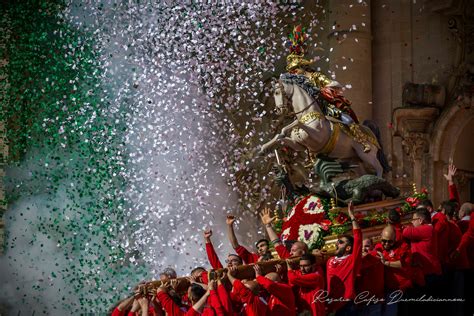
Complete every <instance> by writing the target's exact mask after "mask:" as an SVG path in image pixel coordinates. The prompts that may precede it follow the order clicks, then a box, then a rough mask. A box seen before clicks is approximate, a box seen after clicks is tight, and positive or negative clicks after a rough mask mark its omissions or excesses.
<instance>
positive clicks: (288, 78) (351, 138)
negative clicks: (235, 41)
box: [260, 74, 389, 177]
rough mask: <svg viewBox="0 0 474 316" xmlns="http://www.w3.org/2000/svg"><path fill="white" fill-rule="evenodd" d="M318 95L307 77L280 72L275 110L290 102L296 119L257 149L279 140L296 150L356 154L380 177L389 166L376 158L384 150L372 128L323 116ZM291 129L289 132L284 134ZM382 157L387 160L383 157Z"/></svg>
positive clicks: (345, 156) (340, 155)
mask: <svg viewBox="0 0 474 316" xmlns="http://www.w3.org/2000/svg"><path fill="white" fill-rule="evenodd" d="M319 95H320V94H319V90H318V89H317V88H315V87H314V86H313V85H311V84H310V83H309V81H308V80H307V79H306V77H304V76H302V75H292V74H282V75H281V76H280V80H279V81H278V84H277V87H276V89H275V92H274V98H275V105H276V111H277V113H278V114H283V113H286V112H288V107H290V106H291V108H292V110H293V112H292V113H291V114H290V115H296V119H295V121H294V122H292V123H291V124H289V125H287V126H285V127H284V128H283V129H282V130H281V132H280V134H277V135H275V137H274V138H273V139H272V140H271V141H269V142H268V143H266V144H264V145H263V146H262V148H261V150H260V152H261V153H264V152H266V151H267V150H268V149H270V148H271V147H272V146H274V145H276V144H278V143H279V144H281V145H285V146H288V147H290V148H292V149H293V150H295V151H305V150H306V149H308V150H309V151H311V152H313V153H315V154H323V155H325V156H326V157H329V158H336V159H338V160H346V161H347V160H353V159H354V158H358V159H359V160H361V161H362V162H363V163H365V164H367V165H368V166H370V167H372V168H373V169H374V171H375V173H376V174H377V176H379V177H381V176H382V174H383V172H384V169H385V170H387V169H388V168H389V167H388V165H387V166H386V164H384V165H382V164H381V162H380V161H379V159H380V156H382V155H383V152H382V150H381V147H380V145H379V142H378V140H377V138H376V137H375V136H374V134H373V132H372V131H371V130H370V129H369V128H368V127H366V126H363V125H359V126H357V124H352V125H353V126H347V125H345V124H342V122H338V121H337V120H335V119H328V118H326V116H325V115H324V114H323V112H322V111H321V108H320V106H319V103H318V102H320V101H321V100H322V98H321V97H320V96H319ZM290 131H291V134H290V136H289V137H287V136H286V135H287V133H288V132H290ZM379 151H380V152H379ZM378 154H379V155H378ZM381 159H382V161H384V162H385V161H386V160H385V157H383V158H381ZM359 165H360V168H361V170H359V172H358V173H360V174H366V173H367V172H366V169H365V167H364V166H363V164H359Z"/></svg>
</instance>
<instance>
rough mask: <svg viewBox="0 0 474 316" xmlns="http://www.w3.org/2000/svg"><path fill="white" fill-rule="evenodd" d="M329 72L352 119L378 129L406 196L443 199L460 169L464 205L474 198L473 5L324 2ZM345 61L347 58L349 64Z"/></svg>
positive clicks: (391, 175) (445, 2) (460, 188)
mask: <svg viewBox="0 0 474 316" xmlns="http://www.w3.org/2000/svg"><path fill="white" fill-rule="evenodd" d="M327 9H328V11H329V18H328V21H327V27H326V29H329V30H330V33H329V34H327V35H326V36H327V38H328V41H327V43H328V44H329V47H331V48H332V52H331V53H330V55H329V58H330V66H329V67H330V69H329V70H330V71H333V72H334V73H335V75H336V78H337V80H338V81H340V82H344V83H346V82H350V83H351V86H352V87H351V89H348V90H347V91H346V95H347V97H348V98H349V99H350V100H352V102H353V107H354V109H355V111H356V113H357V114H358V115H359V116H360V117H361V118H362V119H373V120H375V121H376V122H377V123H378V125H379V126H380V128H381V133H382V141H383V146H384V149H385V152H386V153H387V154H388V156H389V160H390V162H391V165H392V168H393V171H392V172H391V174H389V175H387V176H388V177H389V178H391V180H392V182H393V183H394V184H396V185H397V186H399V187H400V188H401V189H402V191H404V192H406V193H408V192H409V191H411V189H412V184H413V183H415V184H416V185H417V187H418V188H420V187H427V188H428V190H429V191H430V193H431V196H432V198H433V200H434V202H435V204H437V203H439V202H441V201H442V200H444V199H447V198H448V192H447V184H446V180H445V179H444V177H443V173H446V170H447V166H448V163H449V162H450V161H453V163H454V164H455V165H456V166H457V167H458V176H457V177H456V179H457V185H458V189H459V191H460V195H461V200H462V201H468V200H471V201H472V200H473V199H474V195H473V190H474V159H472V157H473V156H474V147H473V146H472V145H473V142H472V140H473V139H474V129H473V126H474V124H473V123H474V109H473V105H474V104H473V98H472V97H473V93H474V55H473V53H474V52H473V49H474V46H473V41H474V32H473V31H474V19H473V14H474V4H473V2H472V1H462V0H459V1H456V0H452V1H441V0H440V1H420V0H418V1H404V0H401V1H400V0H399V1H363V2H362V3H359V2H358V1H349V0H347V1H328V3H327ZM349 57H350V58H349Z"/></svg>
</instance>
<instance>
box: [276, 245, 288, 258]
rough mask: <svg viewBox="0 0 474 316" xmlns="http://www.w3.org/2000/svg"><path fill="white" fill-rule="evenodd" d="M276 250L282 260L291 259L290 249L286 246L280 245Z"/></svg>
mask: <svg viewBox="0 0 474 316" xmlns="http://www.w3.org/2000/svg"><path fill="white" fill-rule="evenodd" d="M275 250H276V252H277V253H278V256H279V257H280V259H286V258H289V257H291V254H290V252H289V251H288V249H286V247H285V245H283V244H279V245H277V246H275Z"/></svg>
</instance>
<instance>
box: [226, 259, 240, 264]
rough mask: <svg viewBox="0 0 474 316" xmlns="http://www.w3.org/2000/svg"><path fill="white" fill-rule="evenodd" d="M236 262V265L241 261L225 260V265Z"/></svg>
mask: <svg viewBox="0 0 474 316" xmlns="http://www.w3.org/2000/svg"><path fill="white" fill-rule="evenodd" d="M234 262H235V263H240V260H239V259H230V260H229V259H226V260H225V263H234Z"/></svg>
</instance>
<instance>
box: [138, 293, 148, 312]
mask: <svg viewBox="0 0 474 316" xmlns="http://www.w3.org/2000/svg"><path fill="white" fill-rule="evenodd" d="M138 304H140V307H141V308H142V310H143V309H146V310H148V299H147V298H146V297H143V296H142V297H140V298H139V299H138Z"/></svg>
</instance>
